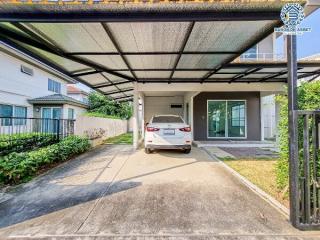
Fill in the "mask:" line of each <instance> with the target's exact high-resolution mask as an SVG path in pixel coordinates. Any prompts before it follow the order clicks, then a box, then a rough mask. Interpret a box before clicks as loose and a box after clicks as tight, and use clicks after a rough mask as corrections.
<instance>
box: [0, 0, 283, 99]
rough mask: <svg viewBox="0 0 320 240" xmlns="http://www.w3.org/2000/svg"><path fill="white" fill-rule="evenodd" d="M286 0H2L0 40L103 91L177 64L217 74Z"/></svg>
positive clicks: (174, 70)
mask: <svg viewBox="0 0 320 240" xmlns="http://www.w3.org/2000/svg"><path fill="white" fill-rule="evenodd" d="M286 2H288V1H285V0H283V1H257V0H254V1H243V2H239V1H220V2H214V3H181V2H178V3H162V2H160V3H153V4H96V5H90V6H89V5H82V4H80V5H78V4H74V5H70V4H66V5H41V4H40V5H39V4H37V5H31V4H28V5H12V4H4V5H0V21H10V22H11V23H10V24H11V25H10V24H8V23H2V25H1V24H0V40H2V41H4V42H6V43H8V44H12V45H13V46H14V47H18V49H20V50H24V49H25V50H26V51H28V53H31V54H32V55H33V56H34V57H37V58H40V59H44V60H45V62H49V63H50V62H51V63H52V65H53V66H57V67H59V68H60V69H63V70H65V71H66V72H67V73H69V74H70V76H74V77H78V80H79V81H82V82H84V83H86V84H87V85H89V86H91V87H97V86H98V88H97V89H99V90H100V91H101V92H105V91H106V90H107V89H108V88H109V86H115V88H116V89H118V90H119V91H120V92H121V91H122V90H123V91H124V90H125V87H126V86H125V85H128V84H123V83H122V82H127V81H128V82H136V81H137V82H148V81H149V82H183V81H184V79H183V77H184V76H186V75H185V74H186V73H187V72H184V74H183V73H182V72H180V70H183V69H184V70H187V71H193V70H194V71H196V69H202V71H203V72H204V74H203V75H201V76H200V75H199V73H200V71H198V72H197V74H194V75H197V77H196V78H194V79H188V80H186V82H190V81H193V82H203V81H206V80H208V79H210V82H212V81H214V79H215V73H220V72H221V71H224V69H225V67H227V66H228V65H229V63H230V62H231V61H232V60H233V59H235V58H236V57H237V56H239V55H240V54H241V53H243V52H244V51H246V50H247V49H248V48H250V47H252V46H253V45H255V44H256V43H258V42H259V41H261V40H262V39H263V38H264V37H266V36H267V35H269V34H270V33H272V31H273V28H274V27H275V26H279V25H280V15H279V14H280V9H281V7H282V6H283V4H284V3H286ZM26 22H28V23H26ZM89 22H90V23H89ZM8 27H9V28H8ZM10 27H11V28H10ZM239 68H240V69H241V70H243V72H246V71H247V70H250V69H251V68H250V67H247V68H245V69H244V67H242V66H241V67H239ZM83 69H89V70H88V74H86V72H85V71H81V70H83ZM219 70H220V71H219ZM226 70H227V73H228V70H230V72H229V73H231V71H233V70H231V68H230V69H229V68H228V69H226ZM73 72H74V73H78V75H77V74H73ZM80 72H81V73H85V76H83V75H82V76H79V73H80ZM90 72H94V75H93V76H91V75H90ZM157 72H158V74H157ZM102 75H104V76H105V77H103V78H105V80H104V79H103V78H101V77H102ZM247 75H249V74H247ZM226 76H227V75H226ZM233 76H234V77H237V73H236V74H235V75H233ZM252 81H256V79H255V80H252ZM279 81H282V79H279ZM101 86H103V87H104V88H103V87H101ZM123 95H126V94H123Z"/></svg>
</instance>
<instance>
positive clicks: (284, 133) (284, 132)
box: [276, 81, 320, 189]
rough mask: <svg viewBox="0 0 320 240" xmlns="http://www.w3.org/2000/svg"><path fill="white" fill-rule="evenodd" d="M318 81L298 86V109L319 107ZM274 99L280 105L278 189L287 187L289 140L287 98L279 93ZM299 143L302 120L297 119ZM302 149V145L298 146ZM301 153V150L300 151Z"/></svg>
mask: <svg viewBox="0 0 320 240" xmlns="http://www.w3.org/2000/svg"><path fill="white" fill-rule="evenodd" d="M319 93H320V81H315V82H305V83H302V84H301V85H300V86H299V88H298V106H299V109H300V110H315V109H319V108H320V94H319ZM276 101H277V102H278V103H279V106H280V122H279V138H280V141H279V143H280V158H279V161H278V163H277V184H278V188H280V189H288V182H289V161H288V160H289V145H288V144H289V141H288V98H287V96H283V95H279V96H277V98H276ZM298 125H299V144H302V143H303V141H302V129H303V128H302V121H301V120H299V122H298ZM299 149H302V146H300V147H299ZM300 153H301V151H300Z"/></svg>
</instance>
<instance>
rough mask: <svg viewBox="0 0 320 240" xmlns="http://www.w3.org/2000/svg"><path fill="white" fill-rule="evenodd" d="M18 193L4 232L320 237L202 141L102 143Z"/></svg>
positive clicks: (0, 223) (0, 208)
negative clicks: (173, 145) (149, 150)
mask: <svg viewBox="0 0 320 240" xmlns="http://www.w3.org/2000/svg"><path fill="white" fill-rule="evenodd" d="M11 194H12V196H13V198H12V199H11V200H9V201H7V202H5V203H2V204H1V205H0V216H1V218H0V227H1V228H0V234H1V236H3V237H2V238H1V237H0V239H4V238H5V237H12V238H18V239H23V238H28V237H30V238H35V239H49V238H51V239H82V238H83V239H106V238H115V237H121V238H123V239H127V238H144V239H145V238H169V239H185V238H192V239H208V238H210V239H320V238H319V236H316V235H315V234H312V235H303V234H302V233H301V232H299V231H297V230H295V229H293V228H292V227H291V226H290V224H289V223H288V222H287V220H286V219H285V217H284V216H282V215H281V214H280V213H279V212H278V211H277V210H275V209H274V208H273V207H271V206H270V205H269V204H268V203H266V202H265V201H264V200H262V199H261V198H260V197H258V196H257V195H255V194H254V193H253V192H252V191H251V190H249V189H248V188H247V187H246V186H244V185H242V184H241V183H239V181H238V179H237V178H235V177H234V176H233V175H231V174H230V173H229V172H228V171H227V170H226V169H224V167H223V166H222V165H221V164H220V163H219V162H215V161H213V160H211V158H210V157H209V156H208V155H207V154H206V153H205V152H204V151H202V150H201V149H198V148H193V150H192V153H191V154H183V153H180V152H174V151H161V152H158V153H154V154H151V155H146V154H145V153H144V152H143V151H142V150H139V151H133V150H132V148H131V147H130V146H123V145H122V146H110V145H109V146H101V147H99V148H97V149H95V150H93V151H91V152H89V153H86V154H84V155H82V156H80V157H78V158H77V159H75V160H72V161H69V162H68V163H65V164H64V165H61V166H59V167H57V168H55V169H54V170H52V171H50V172H49V173H47V174H45V175H43V176H41V177H39V178H37V179H35V180H34V181H32V182H30V183H28V184H25V185H23V186H20V187H17V188H15V189H14V190H13V191H12V192H11Z"/></svg>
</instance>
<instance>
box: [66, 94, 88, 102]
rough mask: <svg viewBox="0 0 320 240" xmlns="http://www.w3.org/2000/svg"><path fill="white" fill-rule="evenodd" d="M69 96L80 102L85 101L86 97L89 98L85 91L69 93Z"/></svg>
mask: <svg viewBox="0 0 320 240" xmlns="http://www.w3.org/2000/svg"><path fill="white" fill-rule="evenodd" d="M68 96H69V97H72V98H74V99H76V100H78V101H80V102H85V101H84V99H85V98H86V99H87V100H88V96H87V95H85V94H83V93H68Z"/></svg>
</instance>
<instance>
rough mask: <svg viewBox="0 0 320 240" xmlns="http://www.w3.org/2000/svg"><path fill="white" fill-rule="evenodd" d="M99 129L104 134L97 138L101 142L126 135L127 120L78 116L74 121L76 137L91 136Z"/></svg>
mask: <svg viewBox="0 0 320 240" xmlns="http://www.w3.org/2000/svg"><path fill="white" fill-rule="evenodd" d="M100 129H103V130H104V134H103V135H102V136H101V137H99V138H98V140H100V141H102V140H104V139H106V138H110V137H114V136H118V135H120V134H123V133H126V132H127V131H128V122H127V120H120V119H109V118H99V117H88V116H78V118H77V121H75V135H78V136H87V134H88V133H89V135H92V134H93V133H94V132H99V131H100Z"/></svg>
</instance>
